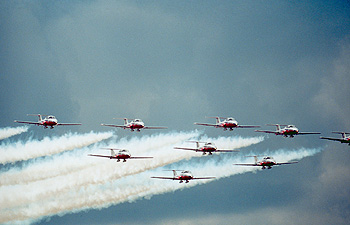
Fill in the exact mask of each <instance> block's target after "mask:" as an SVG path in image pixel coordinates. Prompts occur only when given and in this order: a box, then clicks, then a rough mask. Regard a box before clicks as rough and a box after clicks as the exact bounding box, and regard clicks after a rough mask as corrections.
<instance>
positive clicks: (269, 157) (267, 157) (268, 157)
mask: <svg viewBox="0 0 350 225" xmlns="http://www.w3.org/2000/svg"><path fill="white" fill-rule="evenodd" d="M264 159H272V160H273V158H272V157H271V156H266V157H264Z"/></svg>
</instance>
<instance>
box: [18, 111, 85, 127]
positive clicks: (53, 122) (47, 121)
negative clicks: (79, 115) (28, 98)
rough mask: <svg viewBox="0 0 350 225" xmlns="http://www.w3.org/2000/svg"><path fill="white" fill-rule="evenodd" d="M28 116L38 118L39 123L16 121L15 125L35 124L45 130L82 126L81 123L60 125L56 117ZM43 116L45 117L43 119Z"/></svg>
mask: <svg viewBox="0 0 350 225" xmlns="http://www.w3.org/2000/svg"><path fill="white" fill-rule="evenodd" d="M27 116H38V117H39V119H38V122H32V121H19V120H15V121H14V122H15V123H25V124H33V125H37V126H43V127H44V128H48V127H50V128H51V129H53V128H54V126H67V125H81V123H58V121H57V119H56V117H55V116H52V115H49V116H46V115H40V114H27ZM42 116H45V118H44V119H43V118H42Z"/></svg>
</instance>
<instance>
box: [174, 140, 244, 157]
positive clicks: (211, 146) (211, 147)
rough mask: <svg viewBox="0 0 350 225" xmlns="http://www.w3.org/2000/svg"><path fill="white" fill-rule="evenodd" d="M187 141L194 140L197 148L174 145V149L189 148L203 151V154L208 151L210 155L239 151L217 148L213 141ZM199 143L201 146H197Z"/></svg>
mask: <svg viewBox="0 0 350 225" xmlns="http://www.w3.org/2000/svg"><path fill="white" fill-rule="evenodd" d="M188 142H196V146H197V148H183V147H174V149H182V150H190V151H195V152H203V155H205V154H206V153H208V154H209V155H212V154H213V152H239V150H223V149H217V147H216V146H215V144H214V143H211V142H202V141H188ZM199 143H204V145H203V146H199Z"/></svg>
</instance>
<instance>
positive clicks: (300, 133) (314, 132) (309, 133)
mask: <svg viewBox="0 0 350 225" xmlns="http://www.w3.org/2000/svg"><path fill="white" fill-rule="evenodd" d="M298 134H321V133H320V132H299V133H298Z"/></svg>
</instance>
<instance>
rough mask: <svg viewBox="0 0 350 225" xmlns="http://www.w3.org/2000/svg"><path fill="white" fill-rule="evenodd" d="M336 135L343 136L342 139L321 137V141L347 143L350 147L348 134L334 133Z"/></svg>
mask: <svg viewBox="0 0 350 225" xmlns="http://www.w3.org/2000/svg"><path fill="white" fill-rule="evenodd" d="M332 133H335V134H341V136H342V138H331V137H320V138H321V139H326V140H331V141H339V142H341V143H347V144H349V145H350V135H348V136H347V134H350V133H346V132H332Z"/></svg>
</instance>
